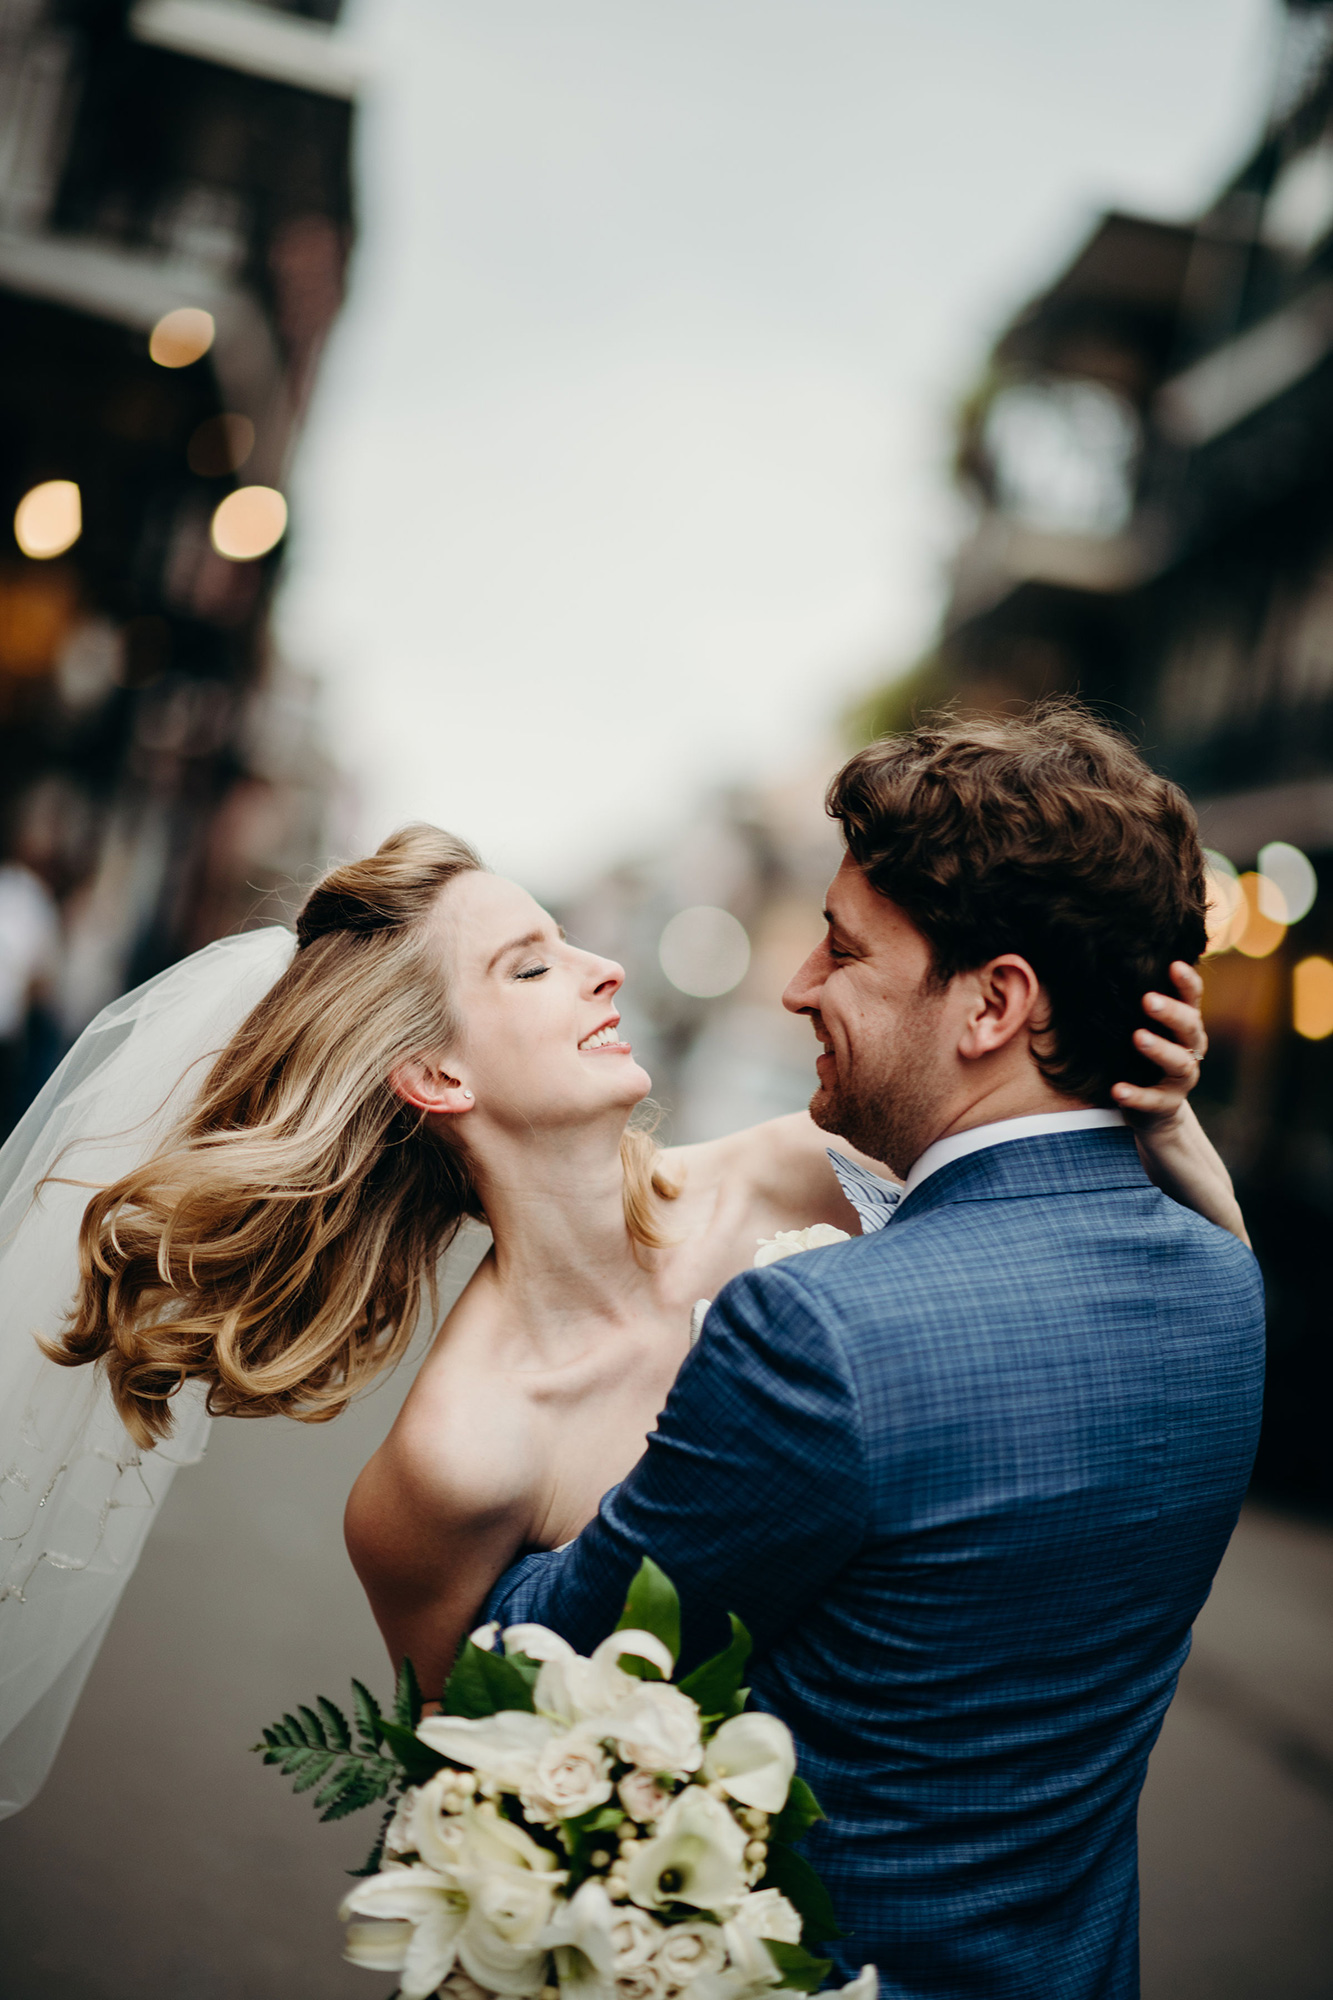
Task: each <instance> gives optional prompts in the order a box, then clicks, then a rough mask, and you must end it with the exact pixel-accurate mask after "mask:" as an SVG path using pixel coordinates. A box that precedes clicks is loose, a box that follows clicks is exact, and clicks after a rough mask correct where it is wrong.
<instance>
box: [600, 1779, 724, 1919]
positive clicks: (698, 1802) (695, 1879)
mask: <svg viewBox="0 0 1333 2000" xmlns="http://www.w3.org/2000/svg"><path fill="white" fill-rule="evenodd" d="M747 1839H748V1836H747V1834H746V1832H745V1829H744V1828H743V1827H741V1826H738V1825H737V1823H736V1821H735V1820H734V1819H733V1818H732V1815H731V1813H730V1812H729V1811H728V1810H727V1808H726V1806H724V1805H723V1803H722V1801H721V1800H720V1799H715V1798H713V1797H712V1796H711V1795H710V1794H709V1793H708V1792H706V1791H704V1790H703V1788H702V1787H701V1786H699V1785H690V1786H688V1787H687V1788H686V1790H685V1791H683V1792H680V1793H678V1794H677V1796H676V1797H675V1798H674V1799H673V1800H672V1801H671V1804H670V1805H669V1806H668V1807H667V1809H666V1811H665V1812H664V1813H663V1815H662V1817H661V1819H660V1820H659V1821H658V1823H657V1832H656V1834H655V1835H654V1837H653V1838H652V1839H651V1840H644V1841H640V1842H638V1843H637V1844H636V1845H635V1847H634V1848H633V1849H632V1850H631V1853H632V1858H631V1860H630V1864H629V1868H628V1869H627V1871H626V1884H627V1887H628V1889H629V1893H630V1896H631V1897H632V1898H633V1900H634V1901H635V1902H636V1903H637V1904H638V1905H639V1907H640V1908H641V1909H660V1908H661V1907H662V1906H663V1905H665V1904H667V1903H692V1904H693V1905H694V1907H695V1908H696V1909H699V1910H714V1911H724V1910H729V1909H731V1908H732V1906H733V1905H734V1904H735V1902H736V1901H737V1899H738V1898H739V1897H740V1896H741V1895H742V1894H743V1892H744V1889H745V1847H746V1841H747Z"/></svg>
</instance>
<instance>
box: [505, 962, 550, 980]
mask: <svg viewBox="0 0 1333 2000" xmlns="http://www.w3.org/2000/svg"><path fill="white" fill-rule="evenodd" d="M550 970H551V968H550V966H549V965H525V966H524V968H523V970H522V972H516V973H515V974H514V977H515V979H540V978H541V976H542V974H543V973H544V972H549V971H550Z"/></svg>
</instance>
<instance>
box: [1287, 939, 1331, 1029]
mask: <svg viewBox="0 0 1333 2000" xmlns="http://www.w3.org/2000/svg"><path fill="white" fill-rule="evenodd" d="M1291 1022H1292V1026H1293V1027H1294V1028H1295V1030H1296V1033H1297V1034H1298V1035H1304V1037H1305V1039H1306V1041H1307V1042H1322V1041H1323V1040H1324V1039H1325V1038H1326V1037H1327V1036H1328V1035H1333V964H1330V962H1329V960H1328V959H1326V958H1303V959H1302V960H1301V962H1300V964H1299V965H1298V966H1297V967H1296V969H1295V971H1294V972H1293V973H1292V975H1291Z"/></svg>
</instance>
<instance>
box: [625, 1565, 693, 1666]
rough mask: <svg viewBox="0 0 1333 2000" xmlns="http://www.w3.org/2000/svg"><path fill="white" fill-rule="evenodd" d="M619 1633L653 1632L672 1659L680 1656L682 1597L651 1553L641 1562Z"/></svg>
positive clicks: (630, 1590)
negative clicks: (678, 1594)
mask: <svg viewBox="0 0 1333 2000" xmlns="http://www.w3.org/2000/svg"><path fill="white" fill-rule="evenodd" d="M616 1630H617V1632H628V1631H635V1632H651V1633H652V1635H653V1637H654V1638H655V1639H660V1640H661V1641H662V1644H663V1645H664V1646H665V1647H666V1649H667V1651H668V1652H669V1653H670V1655H671V1657H672V1659H673V1660H677V1659H679V1658H680V1599H679V1597H678V1596H677V1595H676V1586H675V1584H674V1583H673V1582H672V1581H671V1578H670V1577H669V1576H668V1575H667V1574H666V1572H665V1571H664V1570H660V1569H659V1568H658V1567H657V1564H656V1563H655V1562H654V1561H653V1559H652V1557H651V1556H645V1557H644V1559H643V1561H642V1562H641V1563H640V1564H639V1573H638V1575H637V1576H636V1577H635V1579H634V1581H633V1583H632V1584H631V1585H630V1587H629V1596H628V1597H627V1598H626V1599H625V1609H624V1610H623V1611H622V1612H621V1614H620V1623H619V1624H618V1625H617V1626H616Z"/></svg>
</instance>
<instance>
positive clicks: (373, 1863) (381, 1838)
mask: <svg viewBox="0 0 1333 2000" xmlns="http://www.w3.org/2000/svg"><path fill="white" fill-rule="evenodd" d="M393 1815H394V1808H393V1807H392V1806H390V1807H389V1810H388V1812H386V1813H385V1815H384V1818H383V1819H382V1820H381V1821H380V1830H379V1832H378V1833H377V1834H376V1835H375V1843H374V1845H373V1847H372V1848H371V1850H370V1852H369V1854H368V1855H367V1856H366V1858H365V1861H364V1862H363V1863H362V1865H361V1867H360V1868H349V1869H348V1871H347V1872H348V1874H349V1875H358V1876H359V1875H378V1874H379V1872H380V1863H381V1861H383V1859H384V1842H385V1840H386V1838H387V1836H388V1832H389V1828H390V1827H391V1826H392V1825H393Z"/></svg>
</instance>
